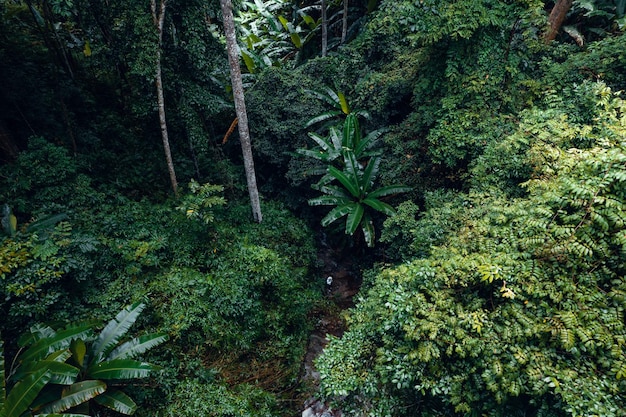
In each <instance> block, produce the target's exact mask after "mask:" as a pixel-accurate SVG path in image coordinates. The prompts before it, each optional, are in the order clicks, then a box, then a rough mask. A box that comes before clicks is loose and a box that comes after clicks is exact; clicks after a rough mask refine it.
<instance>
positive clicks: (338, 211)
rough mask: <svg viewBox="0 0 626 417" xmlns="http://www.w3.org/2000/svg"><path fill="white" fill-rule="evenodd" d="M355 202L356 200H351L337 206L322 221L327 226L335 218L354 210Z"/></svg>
mask: <svg viewBox="0 0 626 417" xmlns="http://www.w3.org/2000/svg"><path fill="white" fill-rule="evenodd" d="M355 204H356V203H355V202H353V201H351V202H349V203H347V204H343V205H341V206H337V207H335V208H334V209H332V210H331V211H330V212H329V213H328V214H327V215H326V216H324V218H323V219H322V221H321V223H322V226H324V227H326V226H328V225H329V224H331V223H332V222H334V221H335V220H337V219H340V218H342V217H343V216H345V215H346V214H349V213H350V212H351V211H352V210H354V206H355Z"/></svg>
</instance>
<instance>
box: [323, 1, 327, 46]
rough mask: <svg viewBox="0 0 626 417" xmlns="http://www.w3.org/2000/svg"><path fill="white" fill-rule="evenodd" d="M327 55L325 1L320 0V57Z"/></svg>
mask: <svg viewBox="0 0 626 417" xmlns="http://www.w3.org/2000/svg"><path fill="white" fill-rule="evenodd" d="M327 53H328V18H327V17H326V0H322V56H326V54H327Z"/></svg>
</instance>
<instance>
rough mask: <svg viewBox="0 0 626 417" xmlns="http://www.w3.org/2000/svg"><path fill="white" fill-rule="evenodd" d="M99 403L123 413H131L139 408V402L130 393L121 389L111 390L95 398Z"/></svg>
mask: <svg viewBox="0 0 626 417" xmlns="http://www.w3.org/2000/svg"><path fill="white" fill-rule="evenodd" d="M94 401H95V402H97V403H98V404H100V405H102V406H104V407H107V408H110V409H111V410H114V411H117V412H118V413H121V414H126V415H131V414H133V413H134V412H135V410H136V409H137V404H135V402H134V401H133V400H132V398H130V397H129V396H128V395H126V394H124V392H123V391H120V390H109V391H107V392H105V393H104V394H102V395H99V396H97V397H96V398H95V399H94Z"/></svg>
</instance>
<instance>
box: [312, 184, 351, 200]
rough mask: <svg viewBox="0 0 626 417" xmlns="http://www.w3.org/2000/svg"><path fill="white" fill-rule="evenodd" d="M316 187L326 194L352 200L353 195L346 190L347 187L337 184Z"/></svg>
mask: <svg viewBox="0 0 626 417" xmlns="http://www.w3.org/2000/svg"><path fill="white" fill-rule="evenodd" d="M315 189H316V190H318V191H320V192H322V193H324V194H328V195H334V196H336V197H342V198H347V199H349V200H352V196H351V195H350V194H348V193H347V192H346V189H345V188H342V187H339V186H336V185H322V186H319V187H315Z"/></svg>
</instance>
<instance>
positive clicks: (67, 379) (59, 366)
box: [11, 356, 80, 385]
mask: <svg viewBox="0 0 626 417" xmlns="http://www.w3.org/2000/svg"><path fill="white" fill-rule="evenodd" d="M64 357H65V358H67V356H64ZM41 369H47V370H48V371H49V372H50V381H49V382H50V383H51V384H61V385H68V384H71V383H73V382H74V381H75V380H76V377H77V376H78V372H80V370H79V369H78V368H76V367H75V366H72V365H70V364H68V363H64V362H59V361H55V360H43V361H37V362H28V363H26V364H24V365H23V366H20V367H19V368H18V369H17V370H16V371H15V373H14V374H13V375H11V379H12V380H14V381H21V380H23V379H24V378H26V376H27V375H30V374H33V373H35V372H37V371H39V370H41Z"/></svg>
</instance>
